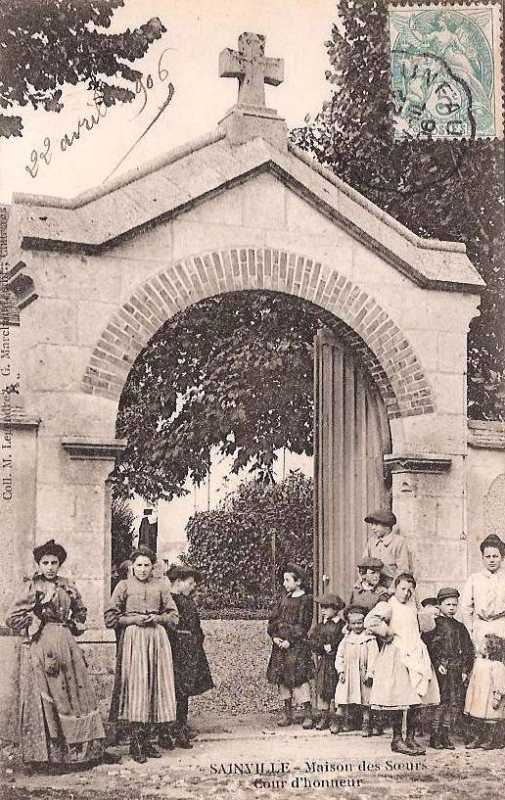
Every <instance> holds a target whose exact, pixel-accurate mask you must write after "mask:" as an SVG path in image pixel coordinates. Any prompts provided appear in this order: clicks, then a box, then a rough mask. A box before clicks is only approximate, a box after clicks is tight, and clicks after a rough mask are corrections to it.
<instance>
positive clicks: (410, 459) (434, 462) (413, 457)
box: [384, 453, 452, 474]
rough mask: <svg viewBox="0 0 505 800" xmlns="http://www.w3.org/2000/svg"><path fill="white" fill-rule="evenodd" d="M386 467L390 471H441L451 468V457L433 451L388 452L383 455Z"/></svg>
mask: <svg viewBox="0 0 505 800" xmlns="http://www.w3.org/2000/svg"><path fill="white" fill-rule="evenodd" d="M384 464H385V467H386V469H387V470H388V471H389V472H391V473H398V472H423V473H435V474H436V473H441V472H447V471H448V470H450V468H451V464H452V459H451V458H450V457H449V456H441V455H437V454H435V453H422V454H415V453H390V454H388V455H385V456H384Z"/></svg>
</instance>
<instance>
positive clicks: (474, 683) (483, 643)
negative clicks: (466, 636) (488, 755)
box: [461, 534, 505, 749]
mask: <svg viewBox="0 0 505 800" xmlns="http://www.w3.org/2000/svg"><path fill="white" fill-rule="evenodd" d="M480 551H481V553H482V562H483V566H484V569H483V570H482V571H481V572H477V573H475V574H474V575H470V577H469V578H468V580H467V582H466V584H465V588H464V589H463V594H462V596H461V617H462V619H463V622H464V624H465V625H466V627H467V628H468V631H469V633H470V636H471V637H472V641H473V643H474V646H475V654H476V659H475V664H474V668H473V670H472V674H471V676H470V683H469V685H468V691H467V696H466V702H465V714H467V715H469V716H470V717H472V718H474V719H475V720H477V722H476V723H475V725H474V733H475V736H474V739H473V740H472V741H471V742H468V743H467V745H466V747H467V748H468V749H474V748H476V747H479V748H480V747H483V748H484V749H494V748H495V747H497V746H498V745H499V742H498V740H497V733H498V728H497V726H496V724H495V723H496V721H497V719H503V708H502V707H501V706H500V708H499V709H493V707H492V699H493V697H492V695H493V688H492V687H493V686H494V683H495V674H496V672H497V670H499V665H498V662H497V661H495V660H494V659H491V658H490V657H489V653H488V646H489V636H491V638H492V639H496V638H498V639H500V640H501V641H502V643H503V646H502V650H503V652H505V565H504V557H505V543H504V542H503V541H502V540H501V539H500V537H499V536H496V535H495V534H491V535H490V536H487V537H486V538H485V539H484V541H482V542H481V543H480ZM494 649H495V650H496V649H499V648H496V647H495V648H494ZM498 711H499V713H498ZM479 721H480V722H479ZM486 723H489V724H486Z"/></svg>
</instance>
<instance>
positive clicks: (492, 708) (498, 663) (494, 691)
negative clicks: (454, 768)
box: [465, 633, 505, 750]
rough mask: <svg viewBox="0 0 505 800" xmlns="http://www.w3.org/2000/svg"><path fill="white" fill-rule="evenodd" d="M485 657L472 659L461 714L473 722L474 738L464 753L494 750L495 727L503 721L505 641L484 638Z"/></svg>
mask: <svg viewBox="0 0 505 800" xmlns="http://www.w3.org/2000/svg"><path fill="white" fill-rule="evenodd" d="M484 649H485V655H484V657H483V658H476V659H475V664H474V668H473V670H472V674H471V676H470V682H469V684H468V690H467V693H466V701H465V714H468V716H469V717H471V718H473V720H474V726H475V729H476V737H475V739H474V740H473V741H471V742H468V744H466V745H465V746H466V748H467V749H468V750H474V749H475V748H476V747H480V748H482V749H483V750H495V749H496V748H498V747H501V744H500V743H499V742H498V735H499V731H498V728H499V725H498V723H499V722H500V721H501V720H503V719H504V718H505V664H504V663H503V661H504V660H505V641H504V640H503V639H502V638H501V637H500V636H496V635H495V634H494V633H488V634H487V635H486V636H485V637H484Z"/></svg>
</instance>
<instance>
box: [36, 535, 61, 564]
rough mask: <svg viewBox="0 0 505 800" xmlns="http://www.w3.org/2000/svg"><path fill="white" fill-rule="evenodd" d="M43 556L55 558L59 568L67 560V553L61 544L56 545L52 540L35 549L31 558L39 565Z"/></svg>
mask: <svg viewBox="0 0 505 800" xmlns="http://www.w3.org/2000/svg"><path fill="white" fill-rule="evenodd" d="M44 556H56V558H57V559H58V562H59V564H60V566H61V565H62V564H63V562H64V561H65V560H66V558H67V551H66V550H65V548H64V547H62V546H61V544H56V542H55V541H54V539H49V541H48V542H45V543H44V544H41V545H39V546H38V547H35V548H34V550H33V558H34V559H35V561H36V562H37V564H38V563H40V560H41V558H44Z"/></svg>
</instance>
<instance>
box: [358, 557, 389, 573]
mask: <svg viewBox="0 0 505 800" xmlns="http://www.w3.org/2000/svg"><path fill="white" fill-rule="evenodd" d="M358 567H359V568H360V569H378V570H380V571H382V570H383V569H384V562H383V561H381V560H380V558H372V557H371V556H365V557H364V558H362V559H361V560H360V561H358Z"/></svg>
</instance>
